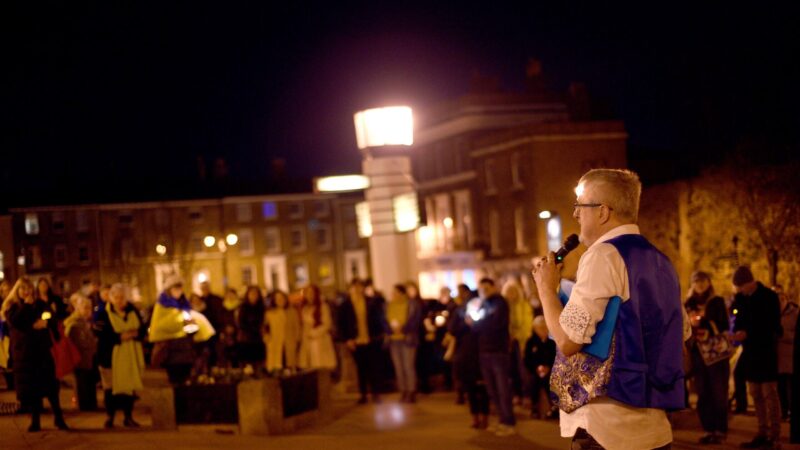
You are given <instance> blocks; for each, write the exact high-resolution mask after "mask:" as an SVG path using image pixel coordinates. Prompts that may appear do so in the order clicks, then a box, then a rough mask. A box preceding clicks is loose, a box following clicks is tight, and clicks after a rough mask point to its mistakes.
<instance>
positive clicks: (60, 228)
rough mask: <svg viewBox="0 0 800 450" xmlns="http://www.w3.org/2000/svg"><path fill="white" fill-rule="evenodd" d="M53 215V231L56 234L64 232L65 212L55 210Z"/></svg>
mask: <svg viewBox="0 0 800 450" xmlns="http://www.w3.org/2000/svg"><path fill="white" fill-rule="evenodd" d="M52 217H53V233H56V234H62V233H64V212H63V211H54V212H53V216H52Z"/></svg>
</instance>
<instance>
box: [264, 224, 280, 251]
mask: <svg viewBox="0 0 800 450" xmlns="http://www.w3.org/2000/svg"><path fill="white" fill-rule="evenodd" d="M264 246H265V247H266V249H267V253H280V252H281V229H280V228H278V227H269V228H265V229H264Z"/></svg>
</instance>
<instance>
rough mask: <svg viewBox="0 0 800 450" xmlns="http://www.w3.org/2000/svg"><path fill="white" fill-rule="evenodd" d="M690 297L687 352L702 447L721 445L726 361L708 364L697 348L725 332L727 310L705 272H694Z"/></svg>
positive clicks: (725, 426)
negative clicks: (691, 338)
mask: <svg viewBox="0 0 800 450" xmlns="http://www.w3.org/2000/svg"><path fill="white" fill-rule="evenodd" d="M691 280H692V284H691V286H690V288H689V298H688V299H687V300H686V303H685V304H684V307H685V308H686V312H687V314H688V315H689V317H690V319H691V323H692V335H693V336H694V338H695V339H694V340H692V341H690V342H691V348H690V350H689V353H690V356H691V359H692V372H693V373H694V385H695V390H696V391H697V415H698V416H699V417H700V424H701V425H702V427H703V430H705V431H706V433H707V434H706V435H705V436H703V437H701V438H700V443H701V444H721V443H723V442H724V441H725V439H726V436H727V433H728V378H729V377H730V365H729V362H728V358H723V359H721V360H719V361H716V362H713V363H711V364H707V363H706V361H705V359H704V358H703V353H702V351H701V348H700V343H701V342H706V341H708V340H709V339H711V338H712V337H714V336H715V335H719V334H727V333H728V309H727V307H726V306H725V300H724V299H723V298H722V297H720V296H718V295H716V294H715V292H714V286H713V285H712V284H711V277H710V276H709V275H708V274H707V273H705V272H700V271H697V272H694V273H693V274H692V277H691Z"/></svg>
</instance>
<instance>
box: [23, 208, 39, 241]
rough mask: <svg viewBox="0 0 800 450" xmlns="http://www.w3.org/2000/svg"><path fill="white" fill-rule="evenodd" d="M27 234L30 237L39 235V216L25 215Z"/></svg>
mask: <svg viewBox="0 0 800 450" xmlns="http://www.w3.org/2000/svg"><path fill="white" fill-rule="evenodd" d="M25 234H27V235H29V236H34V235H37V234H39V216H38V215H37V214H36V213H28V214H25Z"/></svg>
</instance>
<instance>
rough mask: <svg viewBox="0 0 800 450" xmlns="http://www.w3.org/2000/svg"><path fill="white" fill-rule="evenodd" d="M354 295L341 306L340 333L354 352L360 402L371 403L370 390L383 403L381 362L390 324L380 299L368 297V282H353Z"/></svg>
mask: <svg viewBox="0 0 800 450" xmlns="http://www.w3.org/2000/svg"><path fill="white" fill-rule="evenodd" d="M349 290H350V296H349V297H348V298H347V299H346V300H345V301H344V302H343V303H342V305H341V306H340V307H339V315H338V319H339V330H340V333H341V336H342V339H344V341H345V344H346V345H347V348H348V349H350V351H351V352H352V353H353V359H355V362H356V367H357V369H358V389H359V392H360V393H361V397H360V398H359V400H358V403H360V404H363V403H366V402H367V387H369V390H370V392H371V393H372V401H373V402H375V403H379V402H380V387H379V385H380V379H379V377H380V363H381V361H382V351H383V350H382V347H383V339H384V336H385V335H386V332H387V329H388V325H387V324H386V319H385V315H384V304H383V301H382V300H381V299H379V298H378V297H367V296H365V295H364V282H363V281H361V280H359V279H354V280H353V281H351V282H350V289H349Z"/></svg>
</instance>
